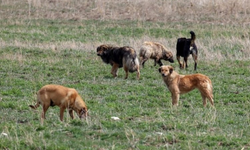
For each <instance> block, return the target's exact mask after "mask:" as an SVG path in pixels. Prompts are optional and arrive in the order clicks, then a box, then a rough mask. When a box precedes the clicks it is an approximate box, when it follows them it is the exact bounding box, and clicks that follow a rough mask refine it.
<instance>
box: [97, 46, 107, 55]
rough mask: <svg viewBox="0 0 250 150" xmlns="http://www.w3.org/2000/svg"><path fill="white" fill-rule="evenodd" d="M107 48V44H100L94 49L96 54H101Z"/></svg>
mask: <svg viewBox="0 0 250 150" xmlns="http://www.w3.org/2000/svg"><path fill="white" fill-rule="evenodd" d="M108 49H109V46H108V45H100V46H99V47H97V49H96V52H97V56H103V55H104V54H105V52H106V51H107V50H108Z"/></svg>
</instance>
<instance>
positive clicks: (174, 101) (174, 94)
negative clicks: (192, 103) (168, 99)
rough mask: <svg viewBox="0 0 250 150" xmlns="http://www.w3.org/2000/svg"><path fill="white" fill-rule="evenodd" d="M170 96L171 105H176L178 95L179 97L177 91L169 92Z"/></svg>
mask: <svg viewBox="0 0 250 150" xmlns="http://www.w3.org/2000/svg"><path fill="white" fill-rule="evenodd" d="M171 96H172V105H173V106H178V101H179V97H180V94H179V92H173V93H171Z"/></svg>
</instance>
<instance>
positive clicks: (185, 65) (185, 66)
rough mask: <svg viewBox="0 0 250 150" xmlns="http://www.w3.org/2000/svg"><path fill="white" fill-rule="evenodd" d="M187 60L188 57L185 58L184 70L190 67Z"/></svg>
mask: <svg viewBox="0 0 250 150" xmlns="http://www.w3.org/2000/svg"><path fill="white" fill-rule="evenodd" d="M187 60H188V57H184V64H183V68H184V69H185V68H187V67H188V64H187Z"/></svg>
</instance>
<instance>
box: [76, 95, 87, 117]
mask: <svg viewBox="0 0 250 150" xmlns="http://www.w3.org/2000/svg"><path fill="white" fill-rule="evenodd" d="M74 111H75V112H76V113H77V115H78V117H79V118H81V119H82V118H86V117H87V115H88V109H87V106H86V104H85V102H84V101H83V99H82V98H81V97H80V95H78V96H77V97H76V99H75V107H74Z"/></svg>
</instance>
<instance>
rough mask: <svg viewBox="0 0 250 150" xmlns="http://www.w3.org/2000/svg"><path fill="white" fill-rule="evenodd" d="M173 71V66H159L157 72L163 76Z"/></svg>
mask: <svg viewBox="0 0 250 150" xmlns="http://www.w3.org/2000/svg"><path fill="white" fill-rule="evenodd" d="M173 71H174V68H173V67H172V66H161V67H160V68H159V73H160V74H161V75H162V76H163V77H167V76H168V75H171V74H172V72H173Z"/></svg>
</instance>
